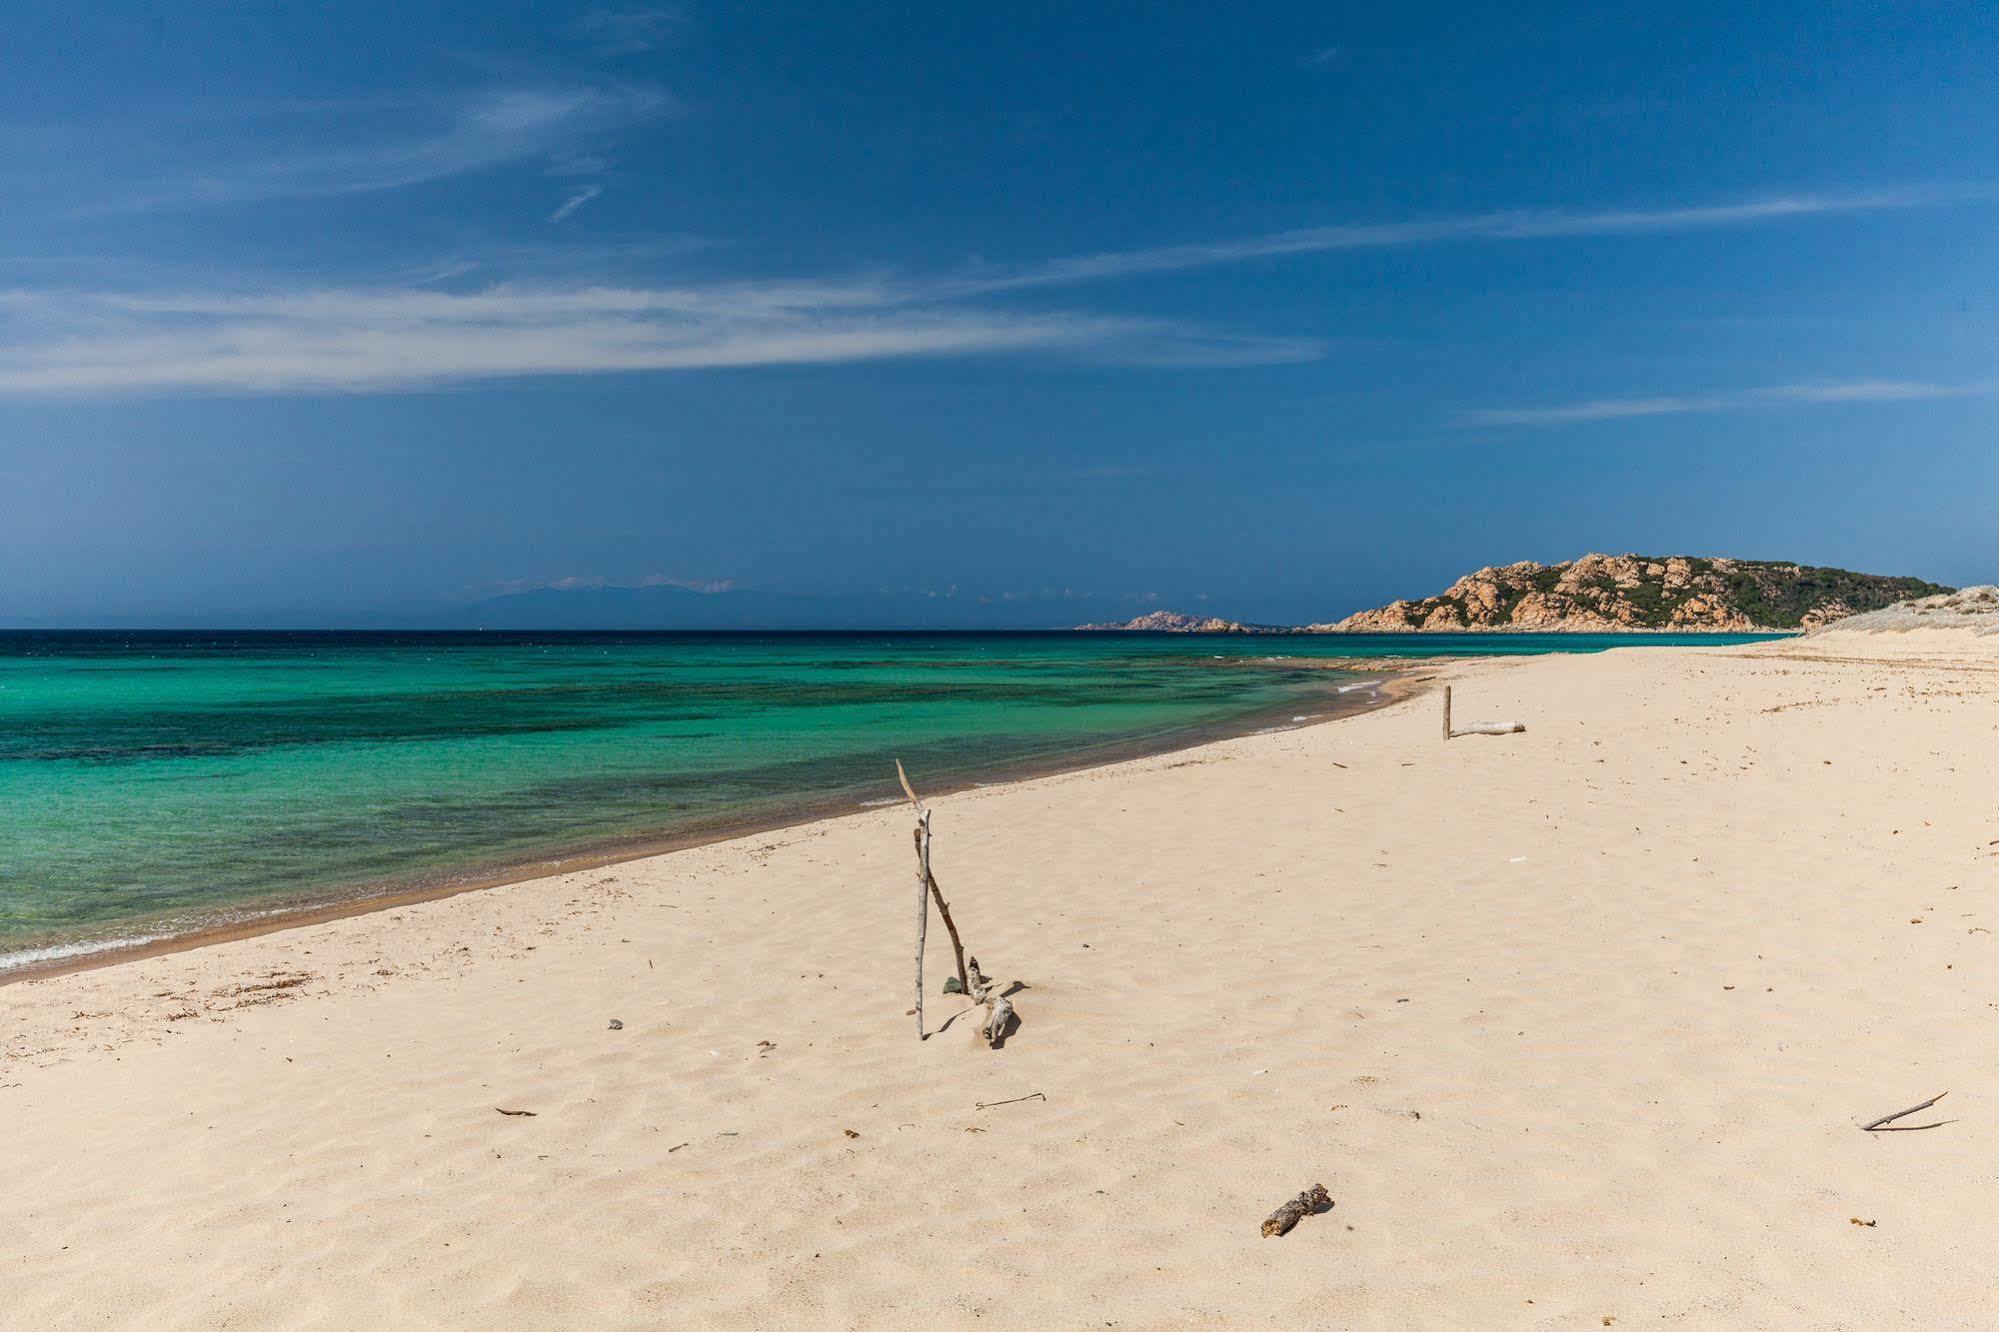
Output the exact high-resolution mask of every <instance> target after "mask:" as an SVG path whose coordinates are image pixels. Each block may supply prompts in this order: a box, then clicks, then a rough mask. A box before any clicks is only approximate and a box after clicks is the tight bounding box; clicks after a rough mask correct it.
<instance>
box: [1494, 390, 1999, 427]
mask: <svg viewBox="0 0 1999 1332" xmlns="http://www.w3.org/2000/svg"><path fill="white" fill-rule="evenodd" d="M1995 393H1999V383H1971V384H1934V383H1925V382H1922V381H1917V380H1906V379H1860V380H1846V381H1822V382H1814V383H1805V384H1772V385H1767V386H1764V387H1761V388H1751V389H1741V390H1738V391H1735V392H1729V393H1703V394H1669V395H1661V396H1656V397H1644V398H1592V399H1590V400H1588V401H1585V402H1575V403H1566V404H1562V405H1558V406H1551V407H1496V408H1482V409H1479V410H1477V411H1468V412H1460V413H1459V414H1458V416H1457V418H1456V421H1457V424H1459V425H1464V426H1474V427H1494V426H1564V425H1586V424H1589V423H1591V422H1596V421H1622V420H1629V419H1632V418H1634V417H1644V416H1690V415H1703V414H1708V413H1714V412H1742V411H1757V410H1766V409H1769V408H1774V407H1789V406H1810V405H1825V404H1838V403H1870V402H1916V401H1924V400H1929V399H1937V398H1980V397H1990V396H1992V395H1993V394H1995Z"/></svg>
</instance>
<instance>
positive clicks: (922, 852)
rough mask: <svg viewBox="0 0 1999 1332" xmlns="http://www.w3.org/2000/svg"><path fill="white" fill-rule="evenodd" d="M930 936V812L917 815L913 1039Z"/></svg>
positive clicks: (919, 1026)
mask: <svg viewBox="0 0 1999 1332" xmlns="http://www.w3.org/2000/svg"><path fill="white" fill-rule="evenodd" d="M929 933H930V811H929V810H927V809H920V808H919V810H918V812H917V815H916V1039H917V1040H919V1041H920V1040H923V1039H924V1035H923V942H924V939H925V938H926V936H928V935H929Z"/></svg>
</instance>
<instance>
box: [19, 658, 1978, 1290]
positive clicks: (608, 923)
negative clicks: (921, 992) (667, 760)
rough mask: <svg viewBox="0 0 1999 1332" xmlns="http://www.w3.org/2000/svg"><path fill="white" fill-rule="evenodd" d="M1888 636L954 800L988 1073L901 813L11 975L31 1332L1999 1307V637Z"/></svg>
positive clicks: (1562, 689) (1423, 706)
mask: <svg viewBox="0 0 1999 1332" xmlns="http://www.w3.org/2000/svg"><path fill="white" fill-rule="evenodd" d="M1898 641H1906V639H1905V638H1904V639H1898ZM1869 643H1870V640H1868V639H1865V638H1863V637H1861V636H1854V637H1853V638H1852V639H1850V640H1849V641H1846V642H1844V643H1842V642H1841V641H1839V640H1838V639H1837V638H1836V637H1835V636H1832V635H1827V636H1825V637H1822V638H1818V639H1814V640H1812V642H1811V645H1810V646H1809V647H1807V646H1806V645H1801V644H1783V645H1779V646H1778V647H1777V648H1775V649H1757V650H1751V651H1743V650H1737V649H1725V648H1713V649H1700V650H1676V649H1640V650H1633V651H1624V652H1617V653H1612V654H1608V655H1605V656H1596V657H1544V658H1537V659H1532V660H1526V661H1519V662H1515V663H1511V664H1478V665H1472V666H1465V667H1459V668H1456V669H1455V671H1454V673H1453V675H1452V678H1453V679H1454V681H1455V683H1456V687H1457V715H1458V717H1459V719H1460V720H1461V721H1467V722H1469V721H1476V720H1481V719H1493V720H1499V719H1507V720H1511V719H1516V718H1517V719H1519V720H1522V721H1525V722H1526V723H1527V724H1528V726H1529V728H1530V729H1529V730H1528V732H1527V733H1526V734H1524V735H1516V736H1509V737H1504V738H1494V739H1463V740H1458V741H1455V742H1452V743H1451V744H1449V745H1448V746H1446V745H1444V744H1443V743H1441V742H1440V740H1439V739H1438V735H1437V729H1438V727H1437V702H1436V700H1435V698H1434V696H1431V697H1424V698H1419V699H1416V700H1414V701H1413V702H1410V703H1406V704H1403V705H1400V706H1397V707H1395V708H1392V709H1389V710H1387V711H1384V712H1380V713H1375V714H1372V715H1369V716H1366V717H1361V718H1357V719H1353V720H1349V721H1343V722H1338V723H1334V724H1330V725H1325V726H1319V727H1314V728H1309V729H1306V730H1301V731H1294V732H1288V733H1283V734H1276V735H1267V736H1258V737H1251V738H1246V739H1241V740H1234V741H1229V742H1225V743H1221V744H1215V745H1210V746H1208V747H1206V748H1204V749H1201V750H1197V751H1191V752H1189V753H1185V754H1180V755H1175V756H1170V757H1166V758H1160V759H1153V760H1147V761H1141V762H1137V763H1129V764H1124V765H1121V766H1118V767H1114V768H1105V769H1098V770H1094V771H1091V772H1087V773H1080V774H1074V775H1070V776H1066V777H1057V778H1051V779H1046V780H1041V781H1035V782H1030V783H1026V784H1023V785H1019V786H1012V787H1004V788H991V789H986V790H981V791H976V792H971V793H967V794H964V795H960V796H956V797H952V798H949V799H946V800H944V801H941V802H939V808H938V812H937V816H936V829H937V867H938V873H939V876H940V878H941V879H942V881H943V883H944V887H945V890H946V893H947V895H948V896H949V897H950V898H951V899H952V902H953V905H954V906H955V907H956V909H957V911H958V913H959V916H960V920H961V924H962V925H963V927H964V929H965V931H966V934H967V936H968V939H969V941H970V942H971V944H972V948H973V951H975V952H976V953H977V954H978V955H979V957H980V958H981V960H982V961H984V962H985V963H986V965H987V968H988V970H991V971H993V972H995V973H996V974H1001V975H1006V976H1018V977H1019V978H1021V979H1024V980H1025V981H1027V982H1028V984H1029V985H1030V986H1031V988H1030V989H1028V990H1026V991H1025V992H1023V993H1022V994H1020V995H1019V996H1018V1002H1019V1004H1020V1008H1021V1011H1022V1014H1023V1016H1024V1018H1025V1026H1024V1027H1023V1028H1022V1030H1021V1031H1020V1032H1019V1033H1018V1034H1017V1035H1016V1036H1015V1037H1014V1039H1013V1040H1012V1041H1011V1042H1010V1043H1009V1044H1008V1046H1007V1047H1006V1048H1005V1049H1004V1050H1002V1051H999V1052H997V1053H994V1052H988V1051H986V1050H985V1049H983V1048H981V1047H979V1046H977V1045H976V1044H975V1043H974V1041H973V1038H972V1035H971V1028H972V1026H973V1025H974V1023H973V1022H972V1021H970V1020H969V1019H964V1018H961V1019H959V1020H958V1021H956V1022H954V1023H952V1024H951V1026H950V1027H949V1029H948V1030H946V1031H944V1032H943V1033H941V1034H940V1035H938V1036H936V1037H934V1038H932V1039H931V1040H930V1041H928V1042H927V1043H923V1044H919V1043H918V1042H917V1040H916V1039H915V1035H914V1033H913V1030H912V1025H913V1024H912V1019H910V1018H908V1017H906V1016H905V1015H904V1013H905V1010H906V1009H907V1008H908V1007H909V1002H910V992H909V990H910V978H909V955H908V954H909V935H910V931H911V928H912V924H913V921H912V917H913V915H914V902H913V900H912V899H913V891H914V890H913V884H912V874H911V855H910V849H909V838H908V819H907V815H906V813H905V812H904V811H900V810H878V811H874V812H870V813H867V814H862V815H858V816H855V817H851V818H844V819H838V820H834V821H831V822H827V823H823V824H818V825H814V826H811V827H807V828H800V829H796V830H793V831H790V832H786V833H782V834H776V835H769V836H762V837H755V838H749V839H745V840H742V841H739V842H734V843H728V844H724V845H719V846H714V847H709V848H705V849H700V850H695V851H688V852H681V853H677V854H674V855H669V856H662V857H659V858H656V859H653V860H649V861H644V862H638V863H633V864H628V865H623V866H617V867H613V868H611V869H606V870H598V871H593V872H589V873H581V874H576V875H571V876H568V877H565V878H560V879H552V880H542V881H538V882H531V883H524V884H519V885H516V886H512V887H507V888H500V889H495V890H492V891H489V892H483V893H474V894H469V895H466V896H462V897H457V898H453V899H449V900H445V901H440V902H434V903H430V904H426V905H423V906H417V907H408V908H402V909H398V910H396V911H394V912H390V913H384V914H376V915H369V916H361V917H355V918H352V919H348V920H343V921H337V922H333V923H330V924H323V925H314V926H309V927H305V928H301V929H298V930H294V931H290V932H287V933H284V934H279V935H273V936H268V937H265V938H261V939H254V940H248V941H244V942H240V943H232V944H225V945H220V946H216V947H211V948H206V949H201V950H198V951H194V952H189V953H182V954H178V955H174V956H169V957H163V958H155V959H151V960H147V961H143V962H137V963H133V964H129V965H125V966H120V967H115V968H110V969H106V970H101V971H97V972H90V973H83V974H78V975H73V976H68V977H62V978H57V979H52V980H45V981H37V982H32V983H26V984H19V985H14V986H9V987H5V988H0V1033H4V1040H5V1045H4V1050H5V1058H4V1059H0V1116H4V1123H5V1125H6V1131H5V1133H4V1135H0V1178H4V1179H5V1180H6V1181H7V1187H6V1189H5V1190H4V1193H0V1273H3V1274H4V1279H5V1287H4V1290H5V1295H4V1301H5V1303H4V1306H0V1307H4V1310H5V1312H4V1315H0V1322H4V1323H6V1324H7V1325H8V1326H18V1327H79V1326H80V1327H89V1326H120V1327H123V1326H135V1327H136V1326H145V1327H201V1328H207V1327H221V1326H229V1327H267V1326H298V1327H324V1328H344V1327H354V1326H372V1327H404V1326H413V1325H442V1326H452V1327H467V1328H471V1327H481V1328H505V1327H638V1326H651V1327H670V1326H685V1325H706V1324H720V1325H736V1326H775V1325H789V1326H821V1325H835V1326H845V1325H867V1326H884V1327H904V1326H912V1327H922V1328H939V1327H971V1326H1005V1327H1009V1328H1015V1329H1025V1328H1042V1327H1082V1326H1092V1327H1101V1326H1106V1325H1115V1326H1120V1327H1148V1328H1149V1327H1208V1326H1216V1325H1233V1326H1255V1327H1262V1326H1273V1325H1292V1326H1357V1327H1384V1328H1387V1327H1395V1328H1401V1327H1411V1326H1425V1327H1440V1326H1443V1327H1451V1326H1455V1327H1478V1328H1482V1327H1497V1326H1504V1327H1516V1326H1541V1325H1546V1326H1549V1327H1566V1328H1574V1327H1585V1326H1586V1327H1598V1326H1601V1325H1602V1324H1603V1321H1604V1319H1606V1318H1614V1319H1615V1320H1616V1325H1617V1326H1620V1327H1651V1326H1658V1325H1661V1324H1664V1325H1670V1326H1691V1327H1703V1328H1705V1327H1718V1326H1729V1327H1785V1328H1794V1327H1855V1328H1865V1327H1883V1326H1922V1327H1930V1328H1935V1327H1990V1326H1994V1325H1999V1280H1995V1279H1994V1276H1993V1268H1992V1258H1991V1255H1992V1254H1993V1252H1994V1251H1995V1249H1999V1205H1996V1204H1999V1059H1995V1058H1994V1052H1995V1045H1996V1044H1999V986H1995V983H1994V982H1995V978H1999V963H1995V959H1999V934H1988V933H1985V932H1984V931H1985V930H1986V929H1987V928H1991V929H1995V930H1999V647H1995V646H1994V640H1993V639H1990V638H1985V639H1982V640H1977V642H1975V643H1974V642H1973V640H1972V639H1971V637H1970V636H1963V637H1962V640H1961V641H1960V640H1959V639H1957V638H1953V639H1952V640H1951V643H1950V644H1949V645H1948V646H1949V649H1950V650H1948V651H1944V650H1941V649H1939V650H1936V651H1932V652H1928V653H1925V654H1922V655H1920V656H1916V657H1909V656H1907V655H1906V654H1903V655H1901V656H1898V658H1897V659H1896V660H1893V661H1879V660H1874V659H1873V658H1874V657H1875V656H1878V655H1879V654H1878V653H1874V652H1873V651H1872V649H1871V647H1870V645H1869ZM1828 644H1830V645H1831V646H1830V647H1828V646H1827V645H1828ZM919 778H920V774H919ZM1003 902H1004V903H1007V904H1009V905H1008V906H1007V907H1006V908H1005V909H1004V910H1003V909H1002V905H1001V904H1002V903H1003ZM931 944H932V949H931V966H932V972H931V975H932V978H933V990H932V993H933V1000H932V1017H933V1022H941V1021H942V1020H943V1019H944V1018H945V1017H948V1016H949V1015H950V1014H951V1013H952V1012H953V1010H954V1008H955V1007H956V1003H957V1001H955V1000H944V999H939V998H936V997H935V988H934V986H935V982H936V981H937V980H941V978H942V976H943V975H944V970H945V968H946V967H947V966H948V950H947V948H946V946H945V944H944V940H943V938H942V931H941V930H938V929H935V928H933V929H932V931H931ZM274 975H283V976H289V975H303V976H307V977H309V980H307V981H306V982H305V983H304V984H302V985H299V986H296V987H293V988H290V989H280V990H268V991H251V992H249V993H247V994H242V995H238V994H233V993H232V991H234V990H235V989H236V988H237V987H239V986H242V985H244V984H246V983H251V984H254V983H259V982H260V980H261V979H263V978H267V977H272V976H274ZM271 996H284V997H281V998H276V999H274V1000H273V1001H271V1002H267V1003H260V1004H253V1005H251V1006H247V1007H233V1005H237V1004H239V1003H242V1002H243V1001H244V1000H246V999H251V1000H254V999H258V998H270V997H271ZM613 1017H616V1018H620V1019H622V1020H623V1022H624V1024H625V1025H624V1029H623V1030H622V1031H610V1030H607V1023H608V1020H609V1019H611V1018H613ZM760 1041H769V1042H772V1043H774V1048H769V1049H762V1048H760V1046H759V1042H760ZM1946 1090H1947V1091H1949V1093H1950V1095H1949V1097H1948V1098H1947V1099H1946V1100H1945V1101H1944V1102H1943V1103H1942V1104H1941V1105H1939V1106H1938V1107H1937V1114H1936V1115H1934V1116H1919V1117H1917V1119H1916V1121H1914V1122H1927V1121H1928V1120H1929V1119H1931V1118H1936V1117H1941V1118H1947V1119H1951V1120H1953V1121H1954V1122H1952V1123H1950V1124H1948V1125H1946V1126H1945V1127H1943V1128H1939V1129H1936V1130H1933V1131H1929V1132H1918V1133H1890V1134H1879V1135H1876V1134H1867V1133H1863V1132H1861V1131H1859V1129H1858V1127H1857V1125H1859V1124H1861V1123H1863V1122H1865V1121H1866V1120H1868V1119H1871V1118H1873V1117H1875V1116H1876V1115H1880V1114H1884V1113H1886V1112H1888V1111H1890V1110H1895V1109H1899V1108H1901V1107H1902V1106H1904V1105H1907V1104H1910V1103H1912V1102H1914V1101H1917V1100H1920V1099H1922V1098H1924V1097H1927V1096H1930V1095H1933V1094H1935V1093H1937V1092H1940V1091H1946ZM1035 1091H1041V1092H1045V1093H1046V1097H1047V1099H1046V1100H1045V1101H1028V1102H1024V1103H1021V1104H1015V1105H1007V1106H999V1107H995V1108H992V1109H988V1110H977V1109H974V1103H976V1102H980V1101H993V1100H999V1099H1003V1098H1007V1097H1015V1096H1020V1095H1023V1094H1025V1093H1029V1092H1035ZM495 1107H507V1108H524V1109H530V1110H533V1111H535V1112H536V1114H535V1117H533V1118H528V1117H504V1116H501V1115H499V1114H497V1113H495ZM846 1130H852V1131H853V1132H855V1133H857V1134H858V1135H859V1136H858V1137H850V1136H848V1135H847V1133H846V1132H845V1131H846ZM1315 1181H1319V1182H1323V1183H1324V1184H1325V1185H1326V1186H1327V1188H1328V1189H1329V1190H1330V1191H1331V1193H1332V1195H1333V1197H1334V1198H1335V1199H1336V1200H1337V1206H1336V1208H1335V1209H1334V1210H1333V1211H1332V1212H1331V1213H1329V1214H1326V1215H1322V1216H1317V1217H1311V1218H1308V1219H1306V1220H1305V1221H1304V1222H1303V1224H1301V1225H1300V1226H1299V1228H1298V1229H1297V1230H1296V1231H1294V1232H1293V1233H1292V1234H1291V1235H1290V1236H1288V1237H1286V1238H1284V1239H1281V1240H1279V1239H1272V1240H1265V1239H1262V1238H1260V1237H1259V1235H1258V1224H1259V1223H1260V1222H1261V1220H1262V1218H1263V1217H1264V1215H1265V1214H1266V1213H1268V1212H1269V1211H1270V1210H1271V1209H1272V1208H1273V1207H1274V1206H1276V1205H1277V1204H1278V1203H1279V1202H1280V1201H1282V1200H1283V1199H1284V1198H1286V1197H1287V1196H1288V1195H1290V1194H1293V1193H1296V1192H1297V1191H1298V1190H1299V1189H1301V1188H1303V1187H1305V1186H1306V1185H1308V1184H1311V1183H1313V1182H1315ZM1854 1217H1858V1218H1861V1219H1863V1220H1866V1221H1872V1222H1876V1223H1878V1224H1875V1225H1873V1226H1859V1225H1855V1224H1853V1223H1852V1221H1851V1220H1850V1218H1854Z"/></svg>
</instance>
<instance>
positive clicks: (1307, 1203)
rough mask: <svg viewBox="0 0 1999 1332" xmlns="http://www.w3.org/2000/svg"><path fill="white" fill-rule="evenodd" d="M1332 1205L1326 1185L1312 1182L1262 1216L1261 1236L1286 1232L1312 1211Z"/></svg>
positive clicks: (1267, 1237) (1322, 1209)
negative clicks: (1267, 1214) (1300, 1191)
mask: <svg viewBox="0 0 1999 1332" xmlns="http://www.w3.org/2000/svg"><path fill="white" fill-rule="evenodd" d="M1332 1205H1333V1199H1332V1196H1331V1195H1330V1194H1328V1193H1327V1192H1326V1186H1325V1185H1323V1184H1314V1185H1313V1186H1312V1187H1311V1188H1309V1189H1306V1190H1305V1191H1304V1192H1303V1193H1301V1194H1299V1195H1298V1196H1297V1197H1295V1198H1293V1199H1292V1200H1291V1201H1290V1202H1288V1203H1285V1204H1284V1205H1283V1206H1282V1207H1280V1208H1278V1209H1277V1210H1276V1211H1274V1212H1272V1213H1271V1214H1270V1215H1269V1216H1268V1217H1266V1218H1264V1222H1263V1237H1264V1238H1265V1239H1269V1238H1270V1237H1271V1236H1272V1235H1283V1234H1286V1233H1288V1232H1289V1231H1290V1229H1291V1227H1293V1226H1295V1225H1297V1224H1298V1223H1299V1222H1300V1221H1301V1220H1303V1219H1304V1218H1306V1217H1308V1216H1310V1215H1312V1214H1313V1213H1314V1212H1323V1211H1327V1210H1329V1209H1331V1207H1332Z"/></svg>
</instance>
